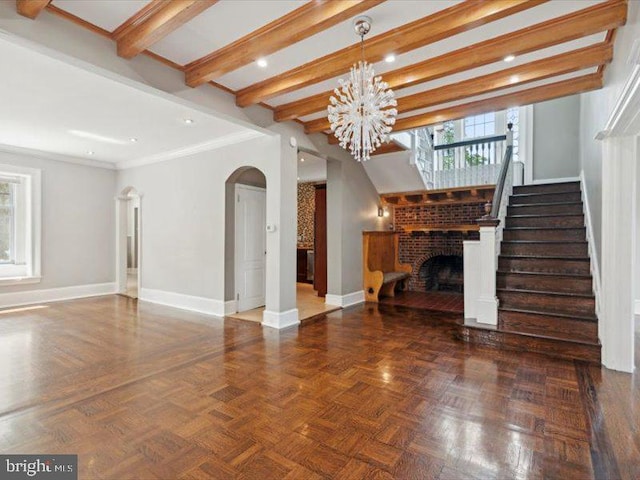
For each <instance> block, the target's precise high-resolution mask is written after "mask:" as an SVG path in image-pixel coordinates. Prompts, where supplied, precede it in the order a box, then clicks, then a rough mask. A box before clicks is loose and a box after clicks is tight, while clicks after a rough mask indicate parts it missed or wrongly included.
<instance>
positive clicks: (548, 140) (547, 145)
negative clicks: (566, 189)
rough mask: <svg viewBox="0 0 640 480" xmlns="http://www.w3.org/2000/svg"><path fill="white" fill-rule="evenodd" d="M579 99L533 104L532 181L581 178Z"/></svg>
mask: <svg viewBox="0 0 640 480" xmlns="http://www.w3.org/2000/svg"><path fill="white" fill-rule="evenodd" d="M579 138H580V96H579V95H572V96H570V97H564V98H558V99H555V100H549V101H547V102H542V103H536V104H535V105H533V159H534V161H533V181H534V182H535V181H544V180H553V179H560V178H562V179H564V178H575V177H578V176H579V175H580V152H579Z"/></svg>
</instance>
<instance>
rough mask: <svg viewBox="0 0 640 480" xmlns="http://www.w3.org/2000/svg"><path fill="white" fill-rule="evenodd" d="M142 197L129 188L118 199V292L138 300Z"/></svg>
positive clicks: (132, 188)
mask: <svg viewBox="0 0 640 480" xmlns="http://www.w3.org/2000/svg"><path fill="white" fill-rule="evenodd" d="M141 197H142V196H141V195H140V193H139V192H138V191H137V190H136V189H135V188H134V187H126V188H125V189H123V190H122V192H121V193H120V195H119V196H118V197H117V198H116V227H117V228H116V229H117V232H116V245H117V248H116V262H117V263H116V275H117V292H118V293H119V294H121V295H125V296H127V297H130V298H138V295H139V291H140V283H141V282H140V279H141V257H142V255H141V252H142V248H141V246H142V242H141V233H142V232H141V231H142V229H141V225H142V217H141Z"/></svg>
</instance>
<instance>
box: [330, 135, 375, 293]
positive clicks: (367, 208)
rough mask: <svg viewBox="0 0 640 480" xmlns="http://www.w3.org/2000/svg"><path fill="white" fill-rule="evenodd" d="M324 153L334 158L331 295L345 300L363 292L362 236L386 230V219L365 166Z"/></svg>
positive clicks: (341, 154) (340, 155)
mask: <svg viewBox="0 0 640 480" xmlns="http://www.w3.org/2000/svg"><path fill="white" fill-rule="evenodd" d="M320 141H324V142H325V143H326V138H325V137H324V136H322V137H321V139H320ZM322 147H324V145H322ZM323 149H326V150H325V151H326V152H327V154H328V155H330V156H331V158H332V160H329V161H328V162H327V264H328V265H327V279H328V282H327V284H328V293H329V294H331V295H339V296H344V295H348V294H351V293H356V292H360V291H362V288H363V287H362V232H363V231H365V230H382V229H384V228H385V227H386V220H387V219H385V218H380V217H378V203H379V197H378V192H377V191H376V189H375V187H374V186H373V183H371V180H370V179H369V177H368V175H367V174H366V172H365V170H364V168H363V166H362V164H361V163H358V162H356V161H355V160H354V159H353V158H352V157H351V156H350V155H349V154H348V153H347V152H345V151H343V150H341V149H338V148H337V147H333V148H326V147H324V148H323Z"/></svg>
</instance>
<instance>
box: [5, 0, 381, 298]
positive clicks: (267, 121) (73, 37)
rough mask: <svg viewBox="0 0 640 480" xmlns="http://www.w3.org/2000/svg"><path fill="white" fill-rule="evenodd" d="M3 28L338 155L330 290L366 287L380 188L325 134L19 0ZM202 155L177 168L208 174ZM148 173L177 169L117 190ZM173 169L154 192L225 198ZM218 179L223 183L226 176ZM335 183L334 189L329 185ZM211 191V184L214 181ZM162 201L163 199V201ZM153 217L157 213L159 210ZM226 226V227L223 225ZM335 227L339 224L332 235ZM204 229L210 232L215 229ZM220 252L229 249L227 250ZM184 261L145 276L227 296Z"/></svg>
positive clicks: (190, 224) (189, 222)
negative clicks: (276, 117)
mask: <svg viewBox="0 0 640 480" xmlns="http://www.w3.org/2000/svg"><path fill="white" fill-rule="evenodd" d="M0 29H4V30H6V31H7V32H10V33H12V34H16V35H19V36H21V37H24V38H27V39H30V40H32V41H34V42H37V43H39V44H42V45H46V46H47V47H49V48H52V49H55V50H57V51H59V52H62V53H64V54H67V55H70V56H72V57H75V58H77V59H80V60H83V61H86V62H88V63H90V64H93V65H96V66H97V67H100V68H104V69H107V70H109V71H111V72H114V73H117V74H120V75H123V76H125V77H128V78H131V79H133V80H136V81H139V82H141V83H144V84H147V85H149V86H152V87H155V88H157V89H159V90H162V91H164V92H167V93H170V94H173V95H175V96H176V97H179V98H180V99H183V100H188V101H191V102H193V103H194V104H195V105H197V106H199V107H200V108H202V109H211V110H215V111H217V112H221V113H223V114H225V115H228V116H231V117H234V118H237V119H239V120H241V121H245V122H249V123H252V124H254V125H257V126H260V127H263V128H267V129H269V130H271V131H273V132H274V133H278V134H280V135H281V144H283V145H287V144H288V141H289V138H290V137H295V138H296V139H297V143H298V145H300V146H302V147H305V148H308V149H311V150H314V151H317V152H319V153H320V154H322V155H330V156H331V157H332V158H333V159H334V160H332V161H333V162H337V165H338V166H340V165H342V167H343V168H340V173H338V174H336V171H335V169H334V174H335V175H334V178H333V180H328V182H327V183H328V196H329V198H328V207H329V212H328V215H329V216H330V217H338V216H339V217H340V221H339V222H331V220H330V221H329V225H328V228H329V231H328V239H329V241H328V256H329V262H330V266H329V270H330V272H331V270H333V271H334V272H335V271H338V272H341V273H340V274H338V275H334V277H339V278H334V281H335V282H337V283H334V286H333V287H332V286H331V285H332V280H331V279H332V276H331V273H329V288H330V289H331V291H332V292H333V293H336V294H338V293H339V294H347V293H351V292H353V291H357V290H361V289H362V274H361V270H362V265H361V261H362V260H361V253H360V252H361V248H362V245H361V244H362V240H361V233H360V230H362V229H364V228H366V229H371V228H376V227H382V225H381V223H380V222H379V221H378V220H376V219H374V218H372V217H371V216H370V215H374V212H376V209H377V204H378V198H377V195H376V192H375V189H374V187H373V185H372V184H371V182H370V181H369V179H368V177H367V176H366V173H365V172H364V170H363V168H362V166H361V165H360V164H357V163H355V161H354V160H353V159H352V158H351V157H350V156H349V155H348V154H347V153H346V152H344V151H343V150H342V149H340V148H339V147H337V146H332V145H328V143H327V139H326V137H325V136H324V135H314V136H312V137H309V136H307V135H305V134H304V131H303V129H302V127H301V126H300V125H298V124H296V123H294V122H287V123H275V122H274V121H273V112H271V111H270V110H268V109H265V108H263V107H260V106H253V107H249V108H246V109H240V108H238V107H236V105H235V99H234V97H233V96H232V95H230V94H229V93H227V92H224V91H222V90H219V89H216V88H214V87H211V86H210V85H203V86H201V87H199V88H190V87H187V86H186V85H185V83H184V74H183V73H182V72H180V71H177V70H174V69H171V68H170V67H167V66H165V65H163V64H161V63H160V62H157V61H155V60H152V59H150V58H149V57H146V56H144V55H138V56H137V57H135V58H133V59H131V60H126V59H123V58H120V57H118V56H117V54H116V48H115V43H113V42H112V41H111V40H109V39H106V38H103V37H101V36H99V35H96V34H95V33H93V32H90V31H88V30H86V29H83V28H82V27H79V26H77V25H75V24H73V23H71V22H69V21H67V20H64V19H61V18H59V17H57V16H55V15H52V14H51V13H50V12H48V11H46V10H45V11H44V12H42V13H41V14H40V15H39V16H38V19H37V21H36V22H34V21H32V20H29V19H26V18H24V17H21V16H19V15H18V14H17V13H16V11H15V2H14V1H13V0H0ZM232 150H233V149H232ZM225 151H226V149H225ZM287 152H288V150H287ZM245 154H246V155H247V156H246V157H245V158H246V159H249V160H255V154H256V151H255V150H254V151H251V152H245ZM216 155H218V154H214V155H213V157H214V158H215V157H216ZM202 158H203V157H201V156H197V157H195V156H194V157H193V158H190V159H184V160H185V163H181V164H180V165H181V166H182V165H187V164H188V162H202V166H203V168H205V172H209V171H210V170H211V168H212V167H211V164H206V161H203V160H202ZM205 164H206V165H205ZM214 164H215V162H214ZM240 164H243V165H250V164H251V161H241V162H239V165H240ZM239 165H238V166H239ZM147 170H148V171H149V172H159V171H172V170H171V168H170V166H169V163H167V164H164V165H162V164H158V165H153V166H149V167H140V168H136V169H134V170H132V171H124V172H123V173H122V178H121V180H120V181H119V185H120V187H124V186H126V185H128V184H129V182H131V184H132V185H133V186H135V187H136V188H139V189H140V190H141V191H143V192H144V191H145V187H144V182H143V175H146V173H143V172H147ZM292 171H293V175H294V177H293V186H292V193H291V197H290V198H291V199H294V200H293V201H291V202H289V203H288V204H287V205H286V207H285V210H288V209H291V208H293V211H292V212H291V216H290V218H291V219H295V207H296V202H295V198H296V195H295V181H296V178H295V170H292ZM175 173H176V176H175V179H176V180H173V181H172V179H171V178H160V175H159V174H157V173H149V175H151V176H152V177H155V178H156V180H157V183H156V182H153V183H154V186H153V187H151V186H150V187H149V188H150V189H151V191H153V190H155V189H157V188H159V185H164V186H166V187H168V188H169V192H172V191H174V190H175V189H176V182H178V181H179V182H181V183H182V182H193V186H194V187H196V190H194V191H193V192H192V193H193V194H192V195H189V196H184V197H182V198H181V201H183V202H184V205H186V207H187V208H193V205H194V204H195V203H196V202H195V199H196V197H197V198H205V199H206V198H212V197H214V198H218V197H219V196H220V199H218V200H219V201H222V200H223V199H224V185H222V186H221V190H220V192H217V193H214V192H201V191H200V190H198V189H199V188H204V185H203V184H201V183H199V182H198V181H197V179H196V178H195V177H198V175H197V174H196V172H194V171H192V170H188V169H187V170H186V171H182V170H181V169H180V168H175ZM229 173H230V172H229ZM282 174H283V175H285V176H287V175H290V174H291V172H286V173H282ZM212 175H213V176H219V175H221V173H220V172H219V171H215V172H212ZM221 181H222V182H223V183H224V179H222V180H221ZM267 183H268V187H267V188H268V190H269V187H270V186H272V184H271V183H270V182H269V179H267ZM332 183H333V187H332V185H331V184H332ZM184 185H185V191H186V188H187V187H188V186H189V184H188V183H186V184H184ZM209 188H211V187H210V186H209ZM279 188H280V187H279V186H278V187H277V190H279ZM272 191H273V189H272ZM332 191H333V192H334V193H335V195H337V196H338V197H336V198H343V197H344V198H345V200H346V201H350V202H351V203H336V202H335V200H336V198H334V202H333V209H331V207H330V205H332V203H331V202H332V200H331V198H330V195H331V192H332ZM145 193H147V192H145ZM268 194H269V193H268ZM274 194H275V191H274ZM180 195H182V194H180ZM146 202H147V197H145V198H144V199H143V202H142V212H143V213H142V216H143V219H144V218H146V217H145V215H146V210H145V209H146ZM163 202H164V203H166V201H163ZM154 208H155V207H154ZM369 212H371V213H369ZM218 213H219V212H218ZM218 213H216V215H218ZM285 214H286V211H285V212H282V215H285ZM154 215H156V214H155V213H154ZM194 215H195V216H196V217H197V216H198V215H203V212H199V211H195V212H194ZM220 215H222V213H220ZM376 218H377V217H376ZM220 220H221V221H223V220H224V219H223V217H222V216H221V217H220ZM144 221H145V220H143V222H144ZM147 221H149V220H147ZM194 221H195V219H194V218H184V219H178V222H179V223H182V224H184V225H183V227H184V228H195V229H196V230H194V231H197V229H198V228H200V227H198V226H196V225H195V224H194ZM291 224H292V225H293V226H295V221H294V220H293V221H292V222H291ZM221 225H223V226H224V224H223V223H222V224H221ZM332 225H333V229H334V230H333V232H332ZM203 228H204V227H203ZM209 228H211V227H209ZM358 229H359V230H358ZM205 233H207V234H208V235H212V233H211V232H210V231H208V232H205ZM149 236H150V235H149V232H147V231H145V230H143V232H142V238H143V252H142V254H143V258H142V263H143V278H142V282H143V286H144V283H145V273H144V268H145V265H144V263H145V258H146V252H145V251H144V249H145V248H151V249H157V251H156V252H155V253H152V254H151V255H152V256H153V255H156V254H157V253H159V252H160V251H166V249H165V247H168V245H166V242H165V241H164V240H162V239H158V240H150V239H149ZM208 238H209V237H208ZM176 240H177V239H176ZM292 241H293V244H292V245H290V246H289V245H281V246H280V248H282V249H285V250H284V251H283V252H281V253H282V254H283V255H289V253H290V255H291V259H292V260H291V261H292V262H293V264H294V267H295V234H294V235H293V237H292ZM148 242H150V243H148ZM155 242H159V243H160V244H161V245H157V244H156V243H155ZM289 248H290V249H291V252H288V250H287V249H289ZM222 254H224V252H223V253H222ZM178 255H186V256H187V257H190V256H191V255H192V253H190V252H187V253H183V254H178ZM182 260H186V258H182ZM147 261H148V259H147ZM183 263H184V262H177V263H176V265H174V267H175V268H176V269H177V270H176V273H177V279H176V281H170V280H169V279H166V278H163V275H165V276H166V273H163V272H162V268H161V267H160V266H159V265H157V266H151V267H150V268H151V269H152V270H151V271H149V272H148V273H147V274H146V275H147V277H146V278H148V279H150V281H153V282H154V283H153V285H156V286H157V287H160V286H162V288H174V287H175V288H177V289H179V290H178V291H184V290H185V288H186V287H185V286H184V281H185V279H187V277H189V278H188V280H189V281H195V283H196V285H194V286H193V287H189V290H190V291H193V292H200V293H201V294H204V293H206V294H207V295H213V294H214V292H216V293H215V295H216V297H214V298H218V299H222V298H223V296H218V295H222V294H221V293H220V292H221V291H222V290H221V285H223V283H224V282H223V276H224V273H223V271H224V269H222V270H220V272H219V274H218V276H215V278H216V279H214V275H213V274H210V275H205V276H204V277H203V274H202V273H201V272H193V271H191V272H188V271H187V270H188V268H187V267H185V266H184V265H183ZM343 264H344V268H343ZM345 269H347V270H345ZM156 274H158V275H160V277H159V279H157V280H155V279H154V280H151V279H152V276H155V275H156ZM192 274H194V275H196V277H193V278H191V275H192ZM293 275H294V277H293V282H295V271H294V272H293ZM178 279H180V280H182V283H180V282H179V281H178ZM343 281H344V284H343ZM187 283H188V282H187ZM150 285H151V284H150ZM292 285H293V286H294V287H295V283H292Z"/></svg>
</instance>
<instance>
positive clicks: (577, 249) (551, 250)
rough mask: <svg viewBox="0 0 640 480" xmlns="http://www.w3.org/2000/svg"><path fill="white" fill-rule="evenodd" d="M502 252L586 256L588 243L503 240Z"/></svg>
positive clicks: (507, 253) (508, 253)
mask: <svg viewBox="0 0 640 480" xmlns="http://www.w3.org/2000/svg"><path fill="white" fill-rule="evenodd" d="M500 252H501V253H503V254H504V255H541V256H560V257H586V256H588V249H587V244H586V243H507V242H503V243H502V246H501V247H500Z"/></svg>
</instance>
